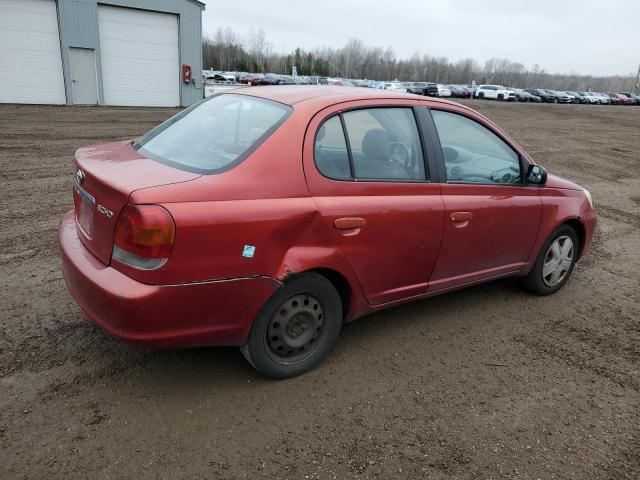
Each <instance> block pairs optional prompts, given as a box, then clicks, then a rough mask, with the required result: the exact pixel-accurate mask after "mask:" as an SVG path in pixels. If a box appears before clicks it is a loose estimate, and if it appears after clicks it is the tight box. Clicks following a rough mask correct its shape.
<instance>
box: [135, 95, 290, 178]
mask: <svg viewBox="0 0 640 480" xmlns="http://www.w3.org/2000/svg"><path fill="white" fill-rule="evenodd" d="M291 111H292V109H291V107H288V106H286V105H283V104H281V103H276V102H272V101H270V100H263V99H261V98H256V97H250V96H247V95H234V94H228V93H227V94H221V95H216V96H213V97H210V98H208V99H206V100H204V101H203V102H200V103H197V104H195V105H194V106H192V107H190V108H188V109H186V110H184V111H182V112H180V113H178V114H177V115H175V116H173V117H171V118H170V119H169V120H167V121H166V122H164V123H162V124H160V125H158V126H157V127H156V128H154V129H153V130H151V131H149V132H148V133H147V134H146V135H144V136H143V137H142V138H141V139H140V140H138V142H137V143H136V144H135V148H136V149H137V150H138V151H139V152H140V153H141V154H142V155H144V156H145V157H148V158H151V159H153V160H157V161H159V162H162V163H166V164H168V165H171V166H174V167H176V168H179V169H182V170H187V171H190V172H196V173H218V172H222V171H226V170H229V169H231V168H233V167H234V166H236V165H237V164H238V163H240V162H241V161H242V160H244V159H245V158H247V157H248V156H249V155H250V154H251V153H252V152H253V151H255V149H256V148H258V146H260V144H261V143H262V142H263V141H264V140H266V139H267V138H268V137H269V135H271V134H272V133H273V132H274V131H275V129H276V128H278V126H280V124H281V123H282V122H284V120H285V119H286V118H287V117H288V116H289V114H290V113H291Z"/></svg>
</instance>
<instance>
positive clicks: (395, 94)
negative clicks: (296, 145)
mask: <svg viewBox="0 0 640 480" xmlns="http://www.w3.org/2000/svg"><path fill="white" fill-rule="evenodd" d="M227 92H229V93H236V94H242V95H251V96H254V97H260V98H266V99H268V100H273V101H276V102H280V103H284V104H287V105H296V104H299V103H303V102H306V101H309V100H315V101H318V100H320V99H322V100H324V102H323V103H325V104H326V105H331V104H334V103H340V102H348V101H351V100H367V99H393V98H398V99H409V100H425V98H424V97H419V96H417V95H415V94H412V93H404V92H399V91H397V90H395V91H394V90H381V89H376V88H364V87H343V86H335V85H328V86H325V85H268V86H256V87H247V88H240V89H234V90H227ZM429 101H435V102H441V103H449V102H448V101H446V100H439V99H435V98H429Z"/></svg>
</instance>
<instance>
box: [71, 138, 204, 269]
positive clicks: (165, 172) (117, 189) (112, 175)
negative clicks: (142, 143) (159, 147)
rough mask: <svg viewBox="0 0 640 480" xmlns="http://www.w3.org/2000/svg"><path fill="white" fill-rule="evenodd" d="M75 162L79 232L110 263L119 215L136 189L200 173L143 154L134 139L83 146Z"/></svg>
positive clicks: (86, 243) (92, 248)
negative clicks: (165, 163) (138, 149)
mask: <svg viewBox="0 0 640 480" xmlns="http://www.w3.org/2000/svg"><path fill="white" fill-rule="evenodd" d="M75 163H76V176H75V179H74V193H73V200H74V205H75V215H76V225H77V230H78V236H79V237H80V240H81V241H82V243H83V244H84V246H85V247H86V248H87V249H88V250H89V251H90V252H91V253H93V254H94V255H95V256H96V257H97V258H98V259H100V260H101V261H102V262H104V263H105V264H107V265H108V264H109V263H110V261H111V251H112V249H113V238H114V231H115V226H116V222H117V220H118V215H119V213H120V211H121V210H122V209H123V208H124V206H125V205H126V204H127V202H128V200H129V196H130V195H131V193H132V192H134V191H136V190H140V189H143V188H150V187H155V186H159V185H168V184H171V183H180V182H188V181H191V180H194V179H196V178H198V177H200V174H197V173H191V172H185V171H182V170H178V169H176V168H172V167H169V166H167V165H164V164H161V163H159V162H156V161H154V160H151V159H148V158H146V157H143V156H142V155H140V154H139V153H138V152H137V151H136V150H135V149H134V148H133V145H132V142H131V141H123V142H113V143H107V144H102V145H93V146H90V147H84V148H80V149H79V150H78V151H77V152H76V155H75Z"/></svg>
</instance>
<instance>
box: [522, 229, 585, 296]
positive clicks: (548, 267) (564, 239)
mask: <svg viewBox="0 0 640 480" xmlns="http://www.w3.org/2000/svg"><path fill="white" fill-rule="evenodd" d="M577 259H578V236H577V235H576V232H575V230H574V229H573V228H571V227H570V226H568V225H561V226H560V227H558V228H557V229H556V230H555V231H554V232H553V233H552V234H551V236H550V237H549V239H548V240H547V241H546V243H545V244H544V246H543V247H542V249H541V250H540V253H539V254H538V258H537V259H536V263H535V264H534V265H533V268H532V269H531V272H529V274H528V275H527V276H526V277H524V278H523V283H524V286H525V287H526V288H527V289H529V290H531V291H532V292H534V293H537V294H538V295H550V294H552V293H555V292H557V291H558V290H560V289H561V288H562V287H563V286H564V284H565V283H566V282H567V280H568V279H569V277H570V276H571V272H573V267H574V265H575V264H576V260H577Z"/></svg>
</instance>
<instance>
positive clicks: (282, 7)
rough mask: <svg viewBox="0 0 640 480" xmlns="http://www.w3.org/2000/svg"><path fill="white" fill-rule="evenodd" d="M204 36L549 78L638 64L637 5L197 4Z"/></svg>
mask: <svg viewBox="0 0 640 480" xmlns="http://www.w3.org/2000/svg"><path fill="white" fill-rule="evenodd" d="M204 2H205V3H206V4H207V8H206V10H205V13H204V17H203V31H204V32H205V33H209V34H213V33H214V32H215V30H216V29H217V28H218V27H231V28H233V29H234V30H235V31H236V32H237V33H239V34H242V35H246V34H247V32H248V31H249V30H250V29H251V28H254V29H259V28H262V29H263V30H264V31H265V33H266V36H267V40H268V41H269V42H270V43H271V44H272V45H273V48H274V50H276V51H282V52H288V51H290V50H292V49H294V48H295V47H297V46H300V47H302V48H305V49H313V48H314V47H318V46H330V47H341V46H343V45H344V44H345V43H346V42H347V41H348V40H349V39H350V38H352V37H357V38H360V39H361V40H363V41H364V43H365V44H366V45H367V46H380V47H388V46H390V47H392V48H393V50H394V51H395V52H396V54H397V55H398V56H400V57H410V56H411V55H412V54H413V53H414V52H420V53H426V54H428V55H432V56H446V57H448V58H449V60H458V59H461V58H467V57H471V58H474V59H476V60H477V61H479V62H480V63H481V64H482V63H484V61H485V60H487V59H488V58H492V57H499V58H508V59H510V60H512V61H518V62H521V63H524V65H525V66H526V67H527V68H531V67H533V65H534V64H538V65H540V67H541V68H544V69H545V70H547V71H548V72H551V73H556V72H559V73H570V72H577V73H581V74H593V75H615V74H620V75H627V74H630V73H635V72H636V70H637V68H638V65H639V64H640V0H607V1H605V2H603V1H602V0H535V1H526V2H524V1H519V0H438V1H435V0H365V1H363V0H355V1H353V0H314V1H304V0H298V1H285V0H266V1H257V0H244V1H243V0H240V1H237V0H204Z"/></svg>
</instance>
